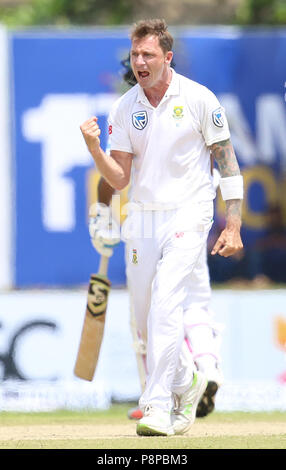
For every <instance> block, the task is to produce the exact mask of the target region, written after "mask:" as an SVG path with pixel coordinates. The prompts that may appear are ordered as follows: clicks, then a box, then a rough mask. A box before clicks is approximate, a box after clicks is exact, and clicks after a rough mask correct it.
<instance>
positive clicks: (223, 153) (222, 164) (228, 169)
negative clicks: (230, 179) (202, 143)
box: [210, 139, 240, 178]
mask: <svg viewBox="0 0 286 470" xmlns="http://www.w3.org/2000/svg"><path fill="white" fill-rule="evenodd" d="M210 150H211V153H212V155H213V157H214V158H215V160H216V162H217V164H218V167H219V171H220V174H221V177H222V178H224V177H227V176H236V175H239V174H240V170H239V166H238V162H237V159H236V156H235V153H234V149H233V146H232V143H231V141H230V139H227V140H223V141H221V142H216V143H215V144H212V145H211V147H210Z"/></svg>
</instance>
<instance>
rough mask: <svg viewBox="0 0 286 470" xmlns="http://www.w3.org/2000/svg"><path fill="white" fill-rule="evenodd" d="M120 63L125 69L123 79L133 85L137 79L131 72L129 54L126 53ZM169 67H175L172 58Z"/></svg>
mask: <svg viewBox="0 0 286 470" xmlns="http://www.w3.org/2000/svg"><path fill="white" fill-rule="evenodd" d="M120 63H121V65H123V67H124V68H125V71H124V73H123V80H124V81H125V82H126V83H128V85H130V86H134V85H136V83H137V80H136V78H135V75H134V73H133V70H132V68H131V64H130V54H128V57H127V58H126V59H123V60H122V61H121V62H120ZM171 67H172V68H173V69H174V68H175V62H174V61H173V59H172V62H171Z"/></svg>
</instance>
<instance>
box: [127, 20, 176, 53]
mask: <svg viewBox="0 0 286 470" xmlns="http://www.w3.org/2000/svg"><path fill="white" fill-rule="evenodd" d="M148 35H151V36H157V37H158V39H159V44H160V46H161V49H162V50H163V52H164V53H166V52H168V51H171V50H172V47H173V42H174V40H173V37H172V35H171V34H170V33H169V31H168V27H167V24H166V22H165V20H159V19H154V20H141V21H139V22H138V23H135V24H134V26H133V29H132V31H131V40H132V41H133V39H135V38H139V39H141V38H144V37H145V36H148Z"/></svg>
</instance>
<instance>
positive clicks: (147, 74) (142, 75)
mask: <svg viewBox="0 0 286 470" xmlns="http://www.w3.org/2000/svg"><path fill="white" fill-rule="evenodd" d="M138 75H139V77H140V78H146V77H149V75H150V74H149V72H146V71H145V72H138Z"/></svg>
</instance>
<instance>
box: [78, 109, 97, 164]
mask: <svg viewBox="0 0 286 470" xmlns="http://www.w3.org/2000/svg"><path fill="white" fill-rule="evenodd" d="M97 121H98V118H97V117H96V116H92V117H91V118H89V119H88V120H87V121H85V122H84V123H83V124H82V125H81V126H80V130H81V132H82V135H83V137H84V140H85V143H86V145H87V148H88V150H89V151H90V153H91V154H92V155H94V154H95V153H97V151H98V150H99V147H100V139H99V136H100V133H101V130H100V128H99V127H98V124H97Z"/></svg>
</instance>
